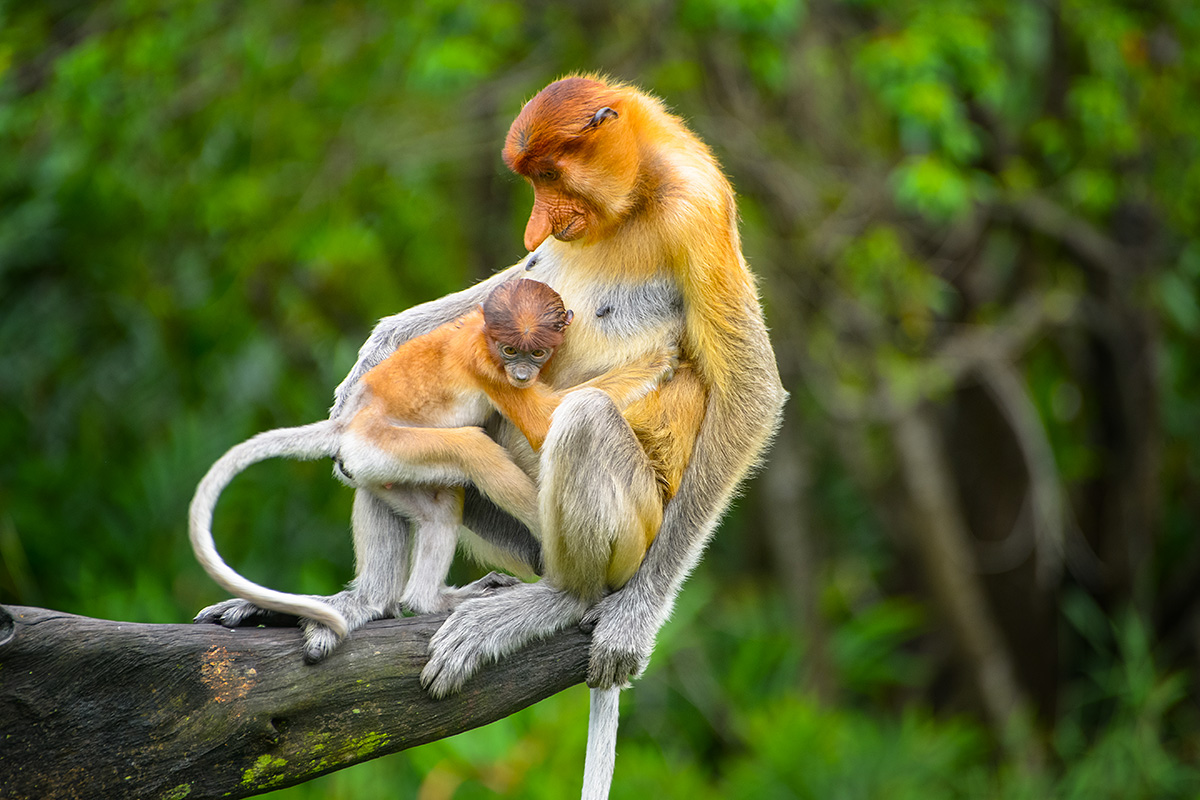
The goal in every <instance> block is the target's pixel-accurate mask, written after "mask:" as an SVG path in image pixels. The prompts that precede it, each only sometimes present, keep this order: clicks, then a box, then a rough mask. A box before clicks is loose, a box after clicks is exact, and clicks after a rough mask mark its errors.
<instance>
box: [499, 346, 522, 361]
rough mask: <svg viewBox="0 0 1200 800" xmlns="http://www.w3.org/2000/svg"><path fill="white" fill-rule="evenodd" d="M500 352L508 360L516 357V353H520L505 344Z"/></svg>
mask: <svg viewBox="0 0 1200 800" xmlns="http://www.w3.org/2000/svg"><path fill="white" fill-rule="evenodd" d="M500 352H501V353H503V354H504V355H506V356H508V357H509V358H512V357H513V356H515V355H517V353H519V352H520V351H519V350H517V348H515V347H513V346H512V345H511V344H506V345H503V346H502V347H501V348H500Z"/></svg>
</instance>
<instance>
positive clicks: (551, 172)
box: [537, 169, 559, 181]
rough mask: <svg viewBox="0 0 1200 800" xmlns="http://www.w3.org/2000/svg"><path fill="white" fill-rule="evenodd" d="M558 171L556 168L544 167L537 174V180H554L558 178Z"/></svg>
mask: <svg viewBox="0 0 1200 800" xmlns="http://www.w3.org/2000/svg"><path fill="white" fill-rule="evenodd" d="M558 175H559V172H558V170H556V169H544V170H542V171H541V172H539V173H538V174H537V179H538V180H539V181H556V180H558Z"/></svg>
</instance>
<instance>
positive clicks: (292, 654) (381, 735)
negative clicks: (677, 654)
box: [0, 606, 589, 800]
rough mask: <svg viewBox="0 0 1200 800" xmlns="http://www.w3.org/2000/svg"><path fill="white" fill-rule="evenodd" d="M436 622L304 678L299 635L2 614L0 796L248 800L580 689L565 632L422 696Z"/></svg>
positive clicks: (23, 611)
mask: <svg viewBox="0 0 1200 800" xmlns="http://www.w3.org/2000/svg"><path fill="white" fill-rule="evenodd" d="M443 619H444V616H426V617H415V618H411V619H403V620H387V621H380V622H376V623H372V624H370V625H368V626H367V627H366V628H364V629H362V630H359V631H355V632H354V633H353V634H352V635H351V636H350V638H349V639H348V640H347V641H346V642H344V643H343V644H342V646H341V647H340V648H339V649H338V650H337V651H336V652H335V653H334V654H333V655H332V656H330V658H328V659H327V660H326V661H324V662H322V663H320V664H316V665H307V664H305V663H304V661H303V659H302V658H301V653H300V645H301V637H300V632H299V630H298V629H297V628H244V629H239V630H228V629H225V628H222V627H219V626H216V625H147V624H136V623H126V622H110V621H106V620H96V619H89V618H87V617H78V616H74V615H71V614H64V613H61V612H57V611H47V610H45V609H40V608H25V607H20V606H9V607H3V606H0V797H3V798H6V799H8V798H13V799H14V800H15V798H93V797H104V798H183V797H187V798H188V799H189V800H196V799H197V798H207V797H235V798H236V797H249V796H251V795H255V794H261V793H262V792H266V791H270V790H272V789H279V788H283V787H285V786H292V785H294V784H297V783H302V782H303V781H307V780H310V779H312V778H315V777H317V776H318V775H323V774H325V773H327V772H333V771H334V770H338V769H342V768H343V767H348V766H351V765H353V764H357V763H359V762H362V761H367V760H369V759H372V758H376V757H378V756H382V755H387V754H388V753H395V752H398V751H400V750H404V749H406V748H409V747H414V746H416V745H419V744H425V743H426V742H431V741H434V740H435V739H441V738H443V737H446V736H451V735H453V734H456V733H461V732H462V731H466V730H470V729H471V728H475V727H478V726H480V725H486V724H487V723H489V722H493V721H495V720H497V719H500V718H501V717H504V716H507V715H508V714H512V713H513V712H515V711H518V710H520V709H522V708H525V707H526V706H529V705H532V704H533V703H536V702H538V701H539V700H542V699H544V698H546V697H549V696H550V695H552V694H554V693H556V692H559V691H561V690H563V689H565V688H567V687H569V686H572V685H574V684H576V683H579V682H580V681H582V680H583V678H584V674H585V671H586V667H587V656H588V643H589V639H588V637H587V636H586V635H585V634H584V633H582V632H580V631H579V630H577V629H571V630H569V631H565V632H563V633H561V634H559V635H557V636H555V637H553V638H551V639H548V640H546V641H544V642H541V643H538V644H536V645H533V646H531V647H529V648H527V649H526V650H525V651H523V652H522V653H521V655H520V657H519V658H511V659H508V660H507V661H505V662H502V663H499V664H494V665H492V666H489V667H488V668H486V669H485V670H483V671H482V672H481V673H480V674H479V675H478V676H476V678H475V679H473V680H472V681H470V682H469V683H468V684H467V686H466V687H465V689H464V690H463V692H462V693H461V694H459V695H457V696H455V697H452V698H449V699H447V700H440V701H435V700H432V699H430V698H429V696H428V695H427V694H426V693H425V692H424V690H422V689H421V686H420V684H419V683H418V675H419V674H420V671H421V668H422V667H423V666H424V664H425V659H426V655H425V653H426V647H427V645H428V642H429V638H430V637H431V636H432V635H433V633H434V631H436V630H437V628H438V626H439V625H440V624H441V621H442V620H443Z"/></svg>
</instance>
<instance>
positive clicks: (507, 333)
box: [483, 279, 571, 352]
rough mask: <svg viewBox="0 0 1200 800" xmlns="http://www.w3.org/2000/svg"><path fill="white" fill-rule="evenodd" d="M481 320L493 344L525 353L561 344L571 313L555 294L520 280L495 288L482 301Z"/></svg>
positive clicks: (545, 287)
mask: <svg viewBox="0 0 1200 800" xmlns="http://www.w3.org/2000/svg"><path fill="white" fill-rule="evenodd" d="M483 319H484V324H485V325H486V326H487V335H488V338H490V339H491V340H492V341H493V342H499V343H501V344H507V345H512V346H513V347H515V348H517V349H518V350H524V351H526V352H529V351H533V350H541V349H547V350H549V349H553V348H555V347H558V346H559V345H560V344H562V340H563V329H564V328H566V327H567V325H568V324H569V323H570V321H571V312H570V311H567V309H566V308H565V307H564V306H563V301H562V298H561V297H559V295H558V292H556V291H554V290H553V289H551V288H550V287H549V286H547V285H546V284H544V283H541V282H539V281H531V280H527V279H521V280H519V281H512V282H510V283H504V284H501V285H500V286H498V287H496V289H495V291H493V292H492V293H491V294H490V295H488V297H487V299H486V300H484V301H483Z"/></svg>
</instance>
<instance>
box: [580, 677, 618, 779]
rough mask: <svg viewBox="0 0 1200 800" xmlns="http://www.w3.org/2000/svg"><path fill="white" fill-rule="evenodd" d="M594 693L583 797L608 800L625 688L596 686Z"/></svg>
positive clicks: (615, 759)
mask: <svg viewBox="0 0 1200 800" xmlns="http://www.w3.org/2000/svg"><path fill="white" fill-rule="evenodd" d="M590 695H591V698H590V708H589V710H588V738H587V756H586V758H585V759H584V762H583V800H605V798H607V797H608V789H609V786H611V785H612V777H613V768H614V767H615V766H616V761H617V723H618V722H619V721H620V719H619V718H620V705H619V701H620V698H621V688H620V687H619V686H614V687H613V688H611V689H592V690H591V693H590Z"/></svg>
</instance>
